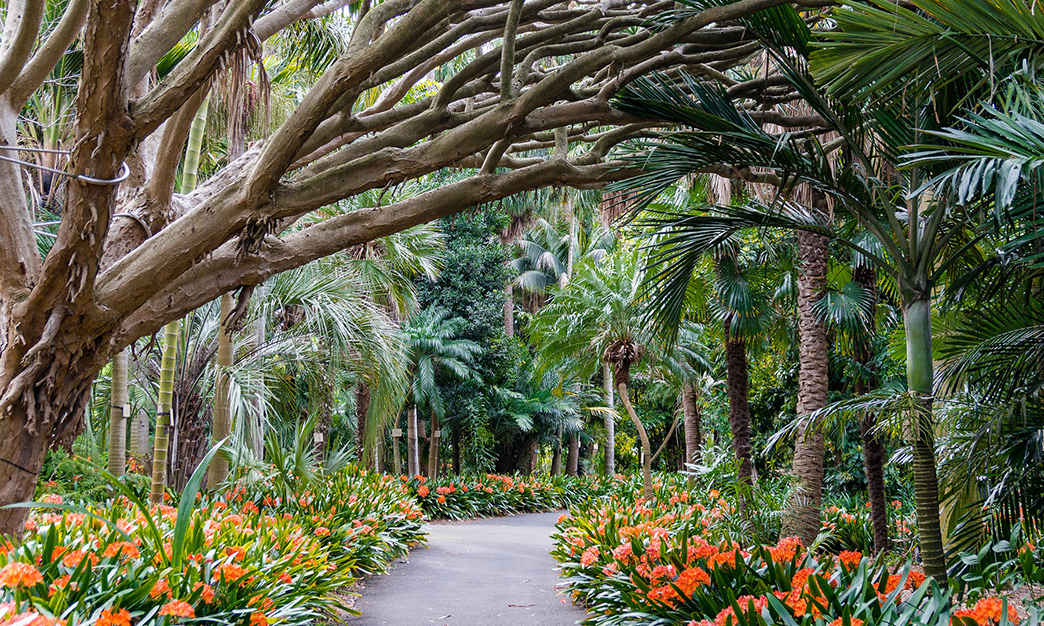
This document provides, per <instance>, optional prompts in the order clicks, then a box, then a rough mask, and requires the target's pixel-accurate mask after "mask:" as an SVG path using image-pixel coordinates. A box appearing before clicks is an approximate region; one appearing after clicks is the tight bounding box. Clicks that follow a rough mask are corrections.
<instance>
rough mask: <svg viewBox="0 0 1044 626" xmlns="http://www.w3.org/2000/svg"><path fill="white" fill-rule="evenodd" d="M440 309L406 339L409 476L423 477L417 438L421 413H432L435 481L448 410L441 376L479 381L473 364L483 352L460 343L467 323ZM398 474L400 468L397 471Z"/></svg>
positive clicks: (412, 327)
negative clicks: (443, 421)
mask: <svg viewBox="0 0 1044 626" xmlns="http://www.w3.org/2000/svg"><path fill="white" fill-rule="evenodd" d="M448 317H449V314H448V313H447V312H446V311H445V310H443V309H439V308H429V309H424V310H422V311H421V312H420V313H418V314H417V315H416V316H414V317H413V318H411V319H410V320H408V321H407V323H406V324H405V325H404V326H403V329H402V331H403V335H404V338H405V343H406V347H407V354H408V355H409V363H410V365H409V372H410V376H411V383H410V385H409V397H408V398H407V402H408V404H409V416H408V418H407V419H408V421H407V433H408V434H407V437H408V439H407V449H408V452H409V456H408V459H407V461H408V466H409V467H408V472H409V474H410V475H411V476H415V475H417V474H420V449H419V444H418V438H417V430H418V420H417V409H418V407H422V408H425V409H428V410H429V411H431V429H430V431H429V432H430V441H431V444H430V446H431V447H430V448H429V453H428V475H429V476H430V477H432V478H434V477H435V475H436V473H437V469H438V463H437V461H438V450H439V437H438V435H437V433H438V430H439V419H440V418H442V417H444V416H445V413H446V407H445V405H444V403H443V398H442V394H441V393H440V391H439V386H438V380H437V378H438V376H439V374H441V373H443V372H444V373H446V374H448V375H450V376H453V377H455V378H458V379H460V380H467V379H470V378H473V377H475V375H476V374H475V372H474V370H472V369H471V362H472V360H473V359H474V358H475V356H476V355H477V354H478V353H479V352H481V350H482V348H481V346H479V345H478V344H477V343H475V342H474V341H470V340H468V339H458V338H457V337H458V336H459V335H460V333H461V331H462V330H463V327H464V324H465V322H464V320H463V319H461V318H459V317H455V318H452V319H448ZM396 471H398V468H396Z"/></svg>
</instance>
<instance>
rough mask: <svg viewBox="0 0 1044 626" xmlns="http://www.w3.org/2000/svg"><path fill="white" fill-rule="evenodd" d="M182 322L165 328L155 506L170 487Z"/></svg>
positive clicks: (154, 474)
mask: <svg viewBox="0 0 1044 626" xmlns="http://www.w3.org/2000/svg"><path fill="white" fill-rule="evenodd" d="M180 332H181V320H175V321H173V322H171V323H169V324H167V325H166V326H164V327H163V357H162V360H161V361H160V383H159V407H158V411H157V412H156V435H155V438H154V446H153V450H152V490H151V492H150V494H149V499H150V500H151V501H152V503H153V504H160V503H162V502H163V490H164V487H165V486H166V484H167V453H168V452H169V448H170V408H171V405H172V404H173V398H174V361H175V359H176V358H177V354H178V335H179V334H180Z"/></svg>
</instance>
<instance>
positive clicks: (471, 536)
mask: <svg viewBox="0 0 1044 626" xmlns="http://www.w3.org/2000/svg"><path fill="white" fill-rule="evenodd" d="M559 515H561V512H555V513H533V514H528V515H512V516H510V517H498V518H494V519H487V520H479V521H475V522H467V523H463V524H435V525H429V526H428V528H427V531H428V544H427V546H426V547H417V548H414V549H413V550H411V551H410V555H409V558H408V560H406V561H401V562H399V563H397V564H396V566H395V568H394V569H393V570H392V571H391V573H389V574H387V575H383V576H375V577H373V578H370V579H368V580H367V581H366V582H365V588H364V589H363V590H362V596H361V597H360V598H358V600H357V601H356V603H355V608H356V609H357V610H359V611H360V612H361V615H360V616H359V617H349V618H348V619H347V624H349V625H350V626H384V625H387V626H421V625H427V624H436V625H438V626H499V625H508V624H510V625H511V626H571V625H572V624H576V623H577V622H578V621H580V620H582V619H583V618H584V615H585V613H584V611H583V610H582V609H580V608H577V607H575V606H573V604H572V603H571V602H570V601H569V598H568V597H566V596H564V595H560V594H559V593H558V591H557V590H556V588H555V585H556V584H558V583H559V580H560V579H559V578H558V569H557V564H556V563H555V561H554V559H552V558H551V555H550V554H549V553H550V551H551V547H552V545H551V532H552V531H553V530H554V525H555V522H556V521H557V520H558V517H559Z"/></svg>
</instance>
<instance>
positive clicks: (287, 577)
mask: <svg viewBox="0 0 1044 626" xmlns="http://www.w3.org/2000/svg"><path fill="white" fill-rule="evenodd" d="M279 582H283V583H286V584H288V585H292V584H293V582H294V579H293V578H291V577H290V574H287V573H286V572H283V573H282V574H280V575H279Z"/></svg>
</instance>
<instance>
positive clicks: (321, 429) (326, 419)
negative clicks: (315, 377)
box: [312, 388, 361, 468]
mask: <svg viewBox="0 0 1044 626" xmlns="http://www.w3.org/2000/svg"><path fill="white" fill-rule="evenodd" d="M317 395H318V396H320V403H321V404H320V405H319V413H318V415H316V418H315V433H314V434H313V438H312V446H313V448H312V451H313V454H314V455H315V461H316V463H317V464H318V465H319V467H321V468H322V467H326V456H327V451H328V450H329V449H330V422H331V420H332V418H333V397H332V390H330V389H329V388H325V389H323V390H321V391H318V392H317ZM360 467H361V466H360Z"/></svg>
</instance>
